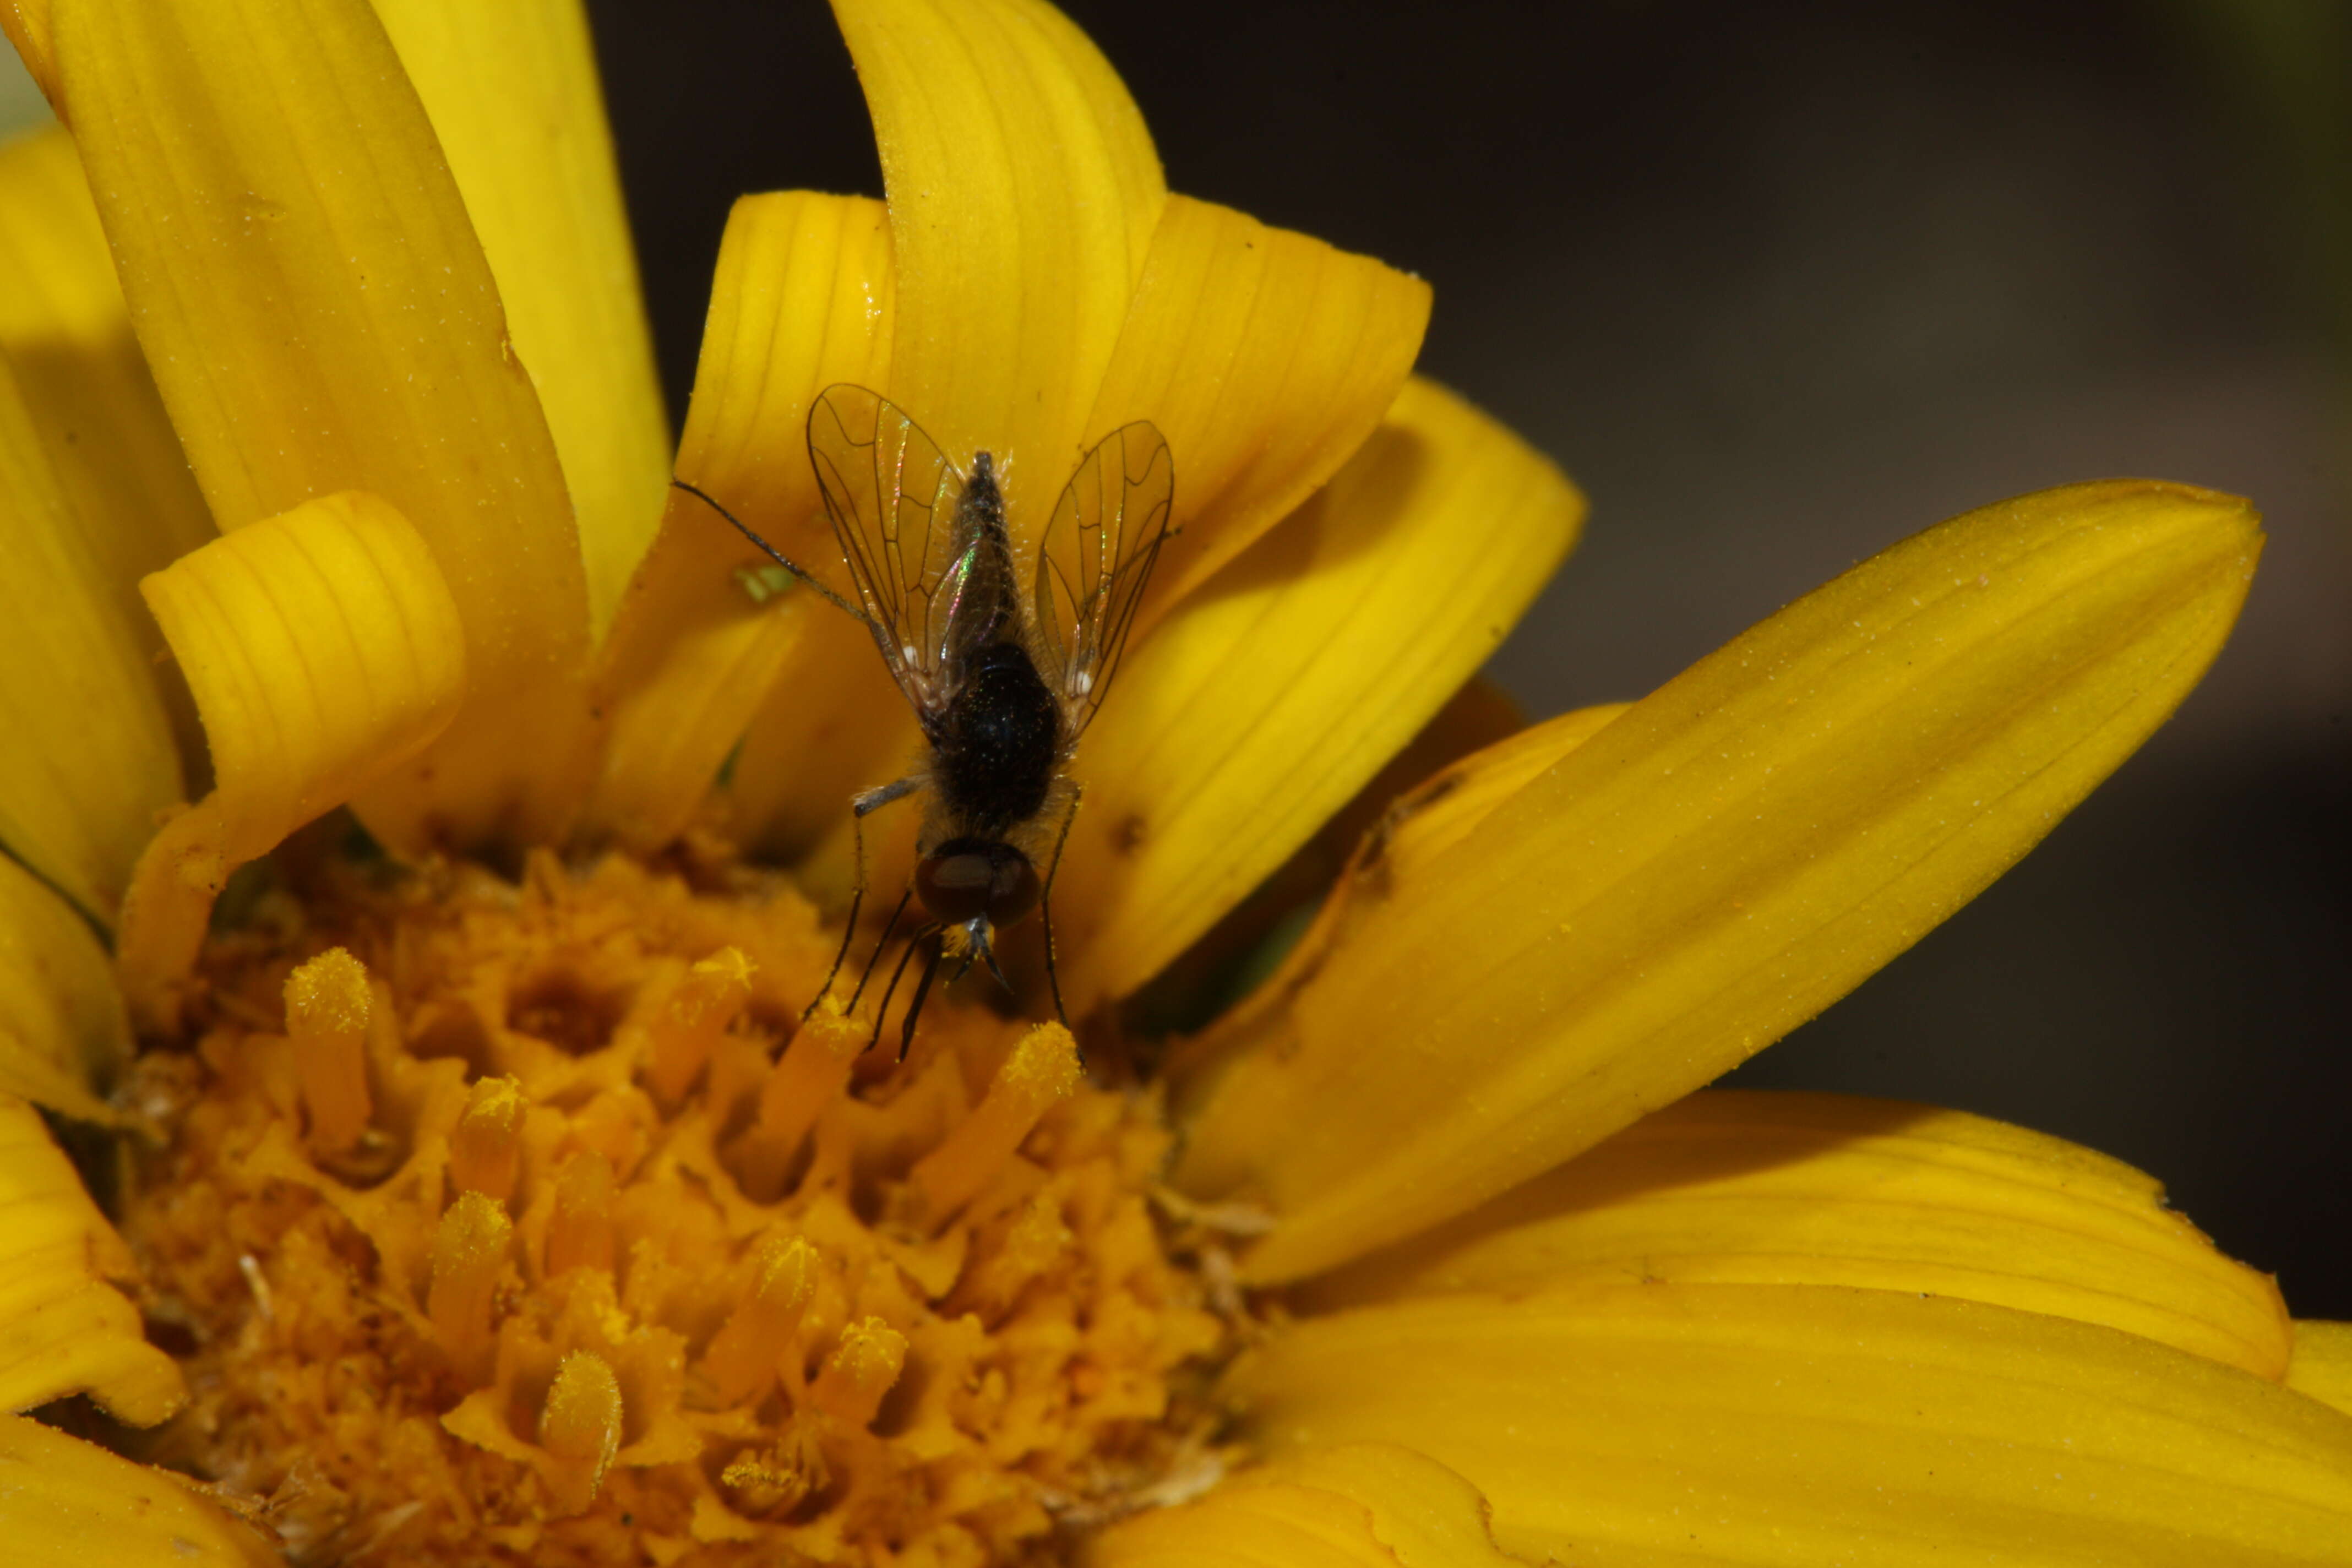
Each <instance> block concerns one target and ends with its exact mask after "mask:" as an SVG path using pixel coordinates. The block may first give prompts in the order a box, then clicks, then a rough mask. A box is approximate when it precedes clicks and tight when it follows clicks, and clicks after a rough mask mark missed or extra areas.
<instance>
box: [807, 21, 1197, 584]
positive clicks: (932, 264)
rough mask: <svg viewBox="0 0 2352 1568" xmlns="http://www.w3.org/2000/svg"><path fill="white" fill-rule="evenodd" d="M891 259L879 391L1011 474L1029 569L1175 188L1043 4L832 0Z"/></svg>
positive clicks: (1016, 528)
mask: <svg viewBox="0 0 2352 1568" xmlns="http://www.w3.org/2000/svg"><path fill="white" fill-rule="evenodd" d="M834 14H835V17H836V18H837V19H838V20H839V22H840V24H841V31H842V36H843V37H845V39H846V40H847V41H848V44H849V53H850V58H852V59H853V60H854V61H855V62H856V66H857V79H858V82H859V85H860V86H861V87H863V88H864V89H865V92H866V105H867V107H868V108H869V109H870V110H872V112H873V116H874V138H875V142H876V144H877V147H878V148H879V150H880V152H881V155H882V181H883V185H884V188H885V190H886V191H887V194H888V196H889V202H890V227H891V237H892V246H893V249H894V252H895V255H896V260H897V274H898V292H897V305H896V310H897V317H898V325H897V330H896V333H895V336H894V340H893V343H892V350H891V355H890V374H889V380H888V384H887V385H882V386H877V387H876V388H875V389H874V390H876V391H877V392H880V393H882V394H884V395H886V396H887V397H889V398H890V399H891V400H892V401H893V402H896V403H898V405H900V406H902V407H904V408H905V409H906V410H907V411H908V413H909V414H910V415H912V416H914V418H915V420H916V422H917V423H918V424H919V425H920V426H922V427H923V428H924V429H925V430H926V431H928V432H929V434H930V436H931V437H932V439H934V440H936V441H937V442H938V443H939V444H940V448H941V449H942V450H943V451H945V452H946V453H947V454H948V456H949V457H950V458H952V459H953V460H954V461H955V462H956V464H957V465H958V466H959V467H965V466H968V465H969V463H970V461H971V455H972V453H973V452H974V451H975V450H981V449H985V450H988V451H991V452H993V453H994V454H996V456H998V457H999V458H1003V459H1006V460H1007V467H1006V470H1005V473H1004V491H1005V499H1006V512H1007V521H1008V522H1009V524H1010V526H1011V527H1012V529H1013V534H1014V550H1013V554H1014V557H1015V559H1019V560H1026V559H1028V557H1029V553H1030V551H1029V548H1028V545H1027V543H1026V541H1034V537H1035V535H1034V530H1036V529H1040V528H1042V527H1043V526H1044V524H1045V519H1046V517H1047V515H1048V514H1049V513H1050V511H1051V510H1052V508H1053V504H1054V499H1055V494H1056V493H1057V492H1058V491H1059V490H1060V489H1061V487H1062V485H1063V483H1064V481H1065V480H1066V479H1068V478H1069V476H1070V473H1071V471H1072V469H1074V468H1076V466H1077V461H1078V457H1079V452H1080V445H1079V444H1080V442H1081V440H1082V438H1083V437H1085V436H1086V435H1087V429H1086V423H1087V416H1088V415H1089V413H1090V412H1091V411H1092V409H1093V406H1094V402H1095V396H1096V393H1097V389H1098V388H1099V386H1100V385H1101V383H1102V377H1103V372H1104V368H1105V367H1106V366H1107V365H1108V363H1109V361H1110V357H1111V353H1112V350H1113V348H1114V347H1115V345H1116V344H1117V342H1118V335H1119V330H1120V327H1121V326H1122V324H1123V323H1124V321H1125V320H1126V316H1127V308H1128V300H1129V297H1130V296H1131V295H1132V294H1133V293H1134V291H1135V286H1136V280H1137V279H1138V278H1139V276H1140V275H1141V273H1142V270H1143V265H1144V258H1145V255H1146V253H1147V252H1148V250H1149V249H1150V243H1151V235H1152V231H1153V229H1154V228H1155V227H1156V226H1158V224H1159V222H1160V206H1161V205H1162V204H1163V203H1164V202H1165V200H1166V199H1167V185H1166V183H1165V181H1164V180H1163V179H1162V177H1161V174H1160V159H1159V155H1158V154H1157V153H1154V152H1153V151H1152V147H1151V137H1150V132H1148V131H1146V130H1145V128H1144V124H1143V117H1142V116H1141V115H1140V114H1139V112H1138V111H1137V110H1136V107H1135V104H1134V102H1133V100H1130V99H1129V97H1128V94H1127V89H1126V88H1125V87H1124V86H1123V85H1121V83H1120V82H1119V79H1118V76H1117V74H1116V73H1114V72H1113V71H1112V69H1111V68H1110V65H1109V63H1108V61H1106V60H1105V59H1104V58H1102V56H1101V54H1100V53H1099V52H1097V50H1096V48H1095V47H1094V44H1093V43H1092V42H1091V41H1090V40H1089V39H1088V38H1087V37H1086V35H1085V34H1083V33H1081V32H1080V31H1078V29H1077V28H1076V26H1073V25H1072V24H1071V23H1070V21H1069V19H1068V18H1067V17H1066V16H1062V15H1061V13H1059V12H1058V11H1055V9H1053V7H1051V6H1050V5H1044V4H1041V3H1039V0H975V3H971V4H951V3H950V0H835V6H834Z"/></svg>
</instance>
